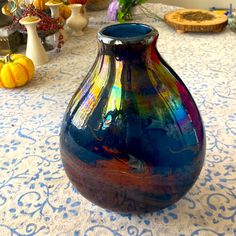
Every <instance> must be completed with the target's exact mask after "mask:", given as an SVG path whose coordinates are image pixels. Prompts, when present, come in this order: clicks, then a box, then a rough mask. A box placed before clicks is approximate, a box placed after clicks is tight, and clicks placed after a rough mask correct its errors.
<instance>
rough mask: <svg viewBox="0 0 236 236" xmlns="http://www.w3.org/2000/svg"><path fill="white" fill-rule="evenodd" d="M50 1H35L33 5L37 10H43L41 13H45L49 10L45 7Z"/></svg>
mask: <svg viewBox="0 0 236 236" xmlns="http://www.w3.org/2000/svg"><path fill="white" fill-rule="evenodd" d="M47 1H48V0H34V1H33V5H34V7H35V8H36V9H38V10H41V11H45V10H47V9H48V6H46V5H45V3H46V2H47Z"/></svg>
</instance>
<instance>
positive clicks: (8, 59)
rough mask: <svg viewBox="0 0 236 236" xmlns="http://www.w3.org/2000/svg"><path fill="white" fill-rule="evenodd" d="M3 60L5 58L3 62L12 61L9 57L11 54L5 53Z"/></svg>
mask: <svg viewBox="0 0 236 236" xmlns="http://www.w3.org/2000/svg"><path fill="white" fill-rule="evenodd" d="M4 60H5V63H8V62H11V61H12V59H11V54H7V55H6V56H5V57H4Z"/></svg>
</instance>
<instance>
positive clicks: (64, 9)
mask: <svg viewBox="0 0 236 236" xmlns="http://www.w3.org/2000/svg"><path fill="white" fill-rule="evenodd" d="M59 12H60V16H61V17H62V18H63V19H65V20H66V19H67V18H69V17H70V15H71V9H70V8H69V7H68V6H67V5H65V4H63V5H61V6H60V8H59Z"/></svg>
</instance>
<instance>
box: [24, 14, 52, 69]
mask: <svg viewBox="0 0 236 236" xmlns="http://www.w3.org/2000/svg"><path fill="white" fill-rule="evenodd" d="M39 21H40V19H39V20H38V21H32V22H30V21H29V22H28V21H25V20H24V18H22V19H21V20H20V23H21V24H23V25H24V26H25V27H26V29H27V45H26V56H27V57H29V58H30V59H31V60H32V61H33V63H34V65H35V66H38V65H43V64H46V63H47V62H48V55H47V53H46V51H45V49H44V47H43V45H42V42H41V39H40V38H39V36H38V33H37V30H36V26H37V24H38V23H39Z"/></svg>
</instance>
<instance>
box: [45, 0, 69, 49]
mask: <svg viewBox="0 0 236 236" xmlns="http://www.w3.org/2000/svg"><path fill="white" fill-rule="evenodd" d="M45 5H46V6H48V7H49V8H50V11H51V17H52V18H54V19H57V18H59V17H60V7H61V6H62V5H63V3H62V2H61V1H58V0H50V1H48V2H46V4H45ZM60 34H61V35H62V37H63V39H64V40H65V39H67V35H66V33H65V31H64V29H60V30H59V32H56V33H55V34H54V42H55V44H56V45H57V44H58V39H59V37H60Z"/></svg>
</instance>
